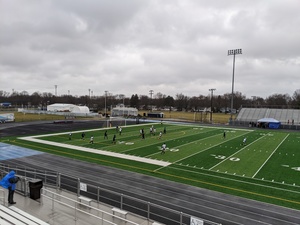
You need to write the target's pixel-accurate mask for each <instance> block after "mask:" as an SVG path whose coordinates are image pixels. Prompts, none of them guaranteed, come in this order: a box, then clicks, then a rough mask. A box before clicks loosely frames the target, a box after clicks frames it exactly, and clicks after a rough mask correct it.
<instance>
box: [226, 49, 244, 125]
mask: <svg viewBox="0 0 300 225" xmlns="http://www.w3.org/2000/svg"><path fill="white" fill-rule="evenodd" d="M238 54H242V49H241V48H239V49H232V50H228V55H233V69H232V89H231V112H230V122H232V114H233V90H234V67H235V55H238Z"/></svg>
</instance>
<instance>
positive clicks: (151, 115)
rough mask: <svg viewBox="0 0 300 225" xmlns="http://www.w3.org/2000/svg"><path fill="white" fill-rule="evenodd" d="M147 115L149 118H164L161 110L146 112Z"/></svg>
mask: <svg viewBox="0 0 300 225" xmlns="http://www.w3.org/2000/svg"><path fill="white" fill-rule="evenodd" d="M147 116H148V117H151V118H164V113H162V112H151V113H148V115H147Z"/></svg>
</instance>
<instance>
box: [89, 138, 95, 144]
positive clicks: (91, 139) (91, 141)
mask: <svg viewBox="0 0 300 225" xmlns="http://www.w3.org/2000/svg"><path fill="white" fill-rule="evenodd" d="M90 143H91V144H94V136H91V138H90Z"/></svg>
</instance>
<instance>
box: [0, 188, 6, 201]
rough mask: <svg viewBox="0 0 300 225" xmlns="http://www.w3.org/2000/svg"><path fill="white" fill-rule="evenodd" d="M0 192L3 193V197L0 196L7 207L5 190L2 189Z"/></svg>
mask: <svg viewBox="0 0 300 225" xmlns="http://www.w3.org/2000/svg"><path fill="white" fill-rule="evenodd" d="M0 192H1V193H2V196H1V195H0V199H3V205H5V190H3V189H2V188H0Z"/></svg>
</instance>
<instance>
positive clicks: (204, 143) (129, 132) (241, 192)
mask: <svg viewBox="0 0 300 225" xmlns="http://www.w3.org/2000/svg"><path fill="white" fill-rule="evenodd" d="M152 125H153V126H154V128H156V133H155V135H153V134H150V127H151V126H152ZM122 128H123V129H122V134H119V132H118V130H117V129H116V128H101V129H96V130H86V131H84V132H85V139H84V140H83V139H82V138H81V134H82V132H83V131H70V132H71V133H72V135H71V139H70V138H69V137H70V135H69V133H70V132H67V133H61V134H55V135H53V134H51V135H49V136H43V137H39V138H38V139H40V140H47V141H51V142H55V143H61V144H68V145H71V146H69V147H65V146H63V147H58V146H51V145H49V144H42V143H34V142H30V141H25V140H19V139H16V140H15V144H17V145H21V146H24V147H29V148H33V149H37V150H40V151H45V152H50V153H53V154H59V155H62V156H67V157H73V158H77V159H81V160H85V161H88V162H92V163H98V164H102V165H108V166H114V167H118V168H122V169H126V170H130V171H135V172H139V173H144V174H149V175H152V176H156V177H161V178H164V179H169V180H174V181H176V182H181V183H187V184H190V185H194V186H198V187H203V188H208V189H211V190H215V191H219V192H224V193H229V194H233V195H238V196H242V197H246V198H251V199H255V200H259V201H264V202H269V203H273V204H278V205H282V206H286V207H291V208H296V209H300V149H299V141H300V133H298V132H290V133H289V132H284V131H276V130H269V129H268V130H265V129H261V130H252V129H229V128H228V127H227V128H226V127H225V128H224V127H205V126H199V125H182V124H181V125H179V124H176V125H175V124H167V123H164V124H160V123H155V124H146V125H145V124H142V125H134V126H124V127H122ZM164 128H165V129H166V134H162V137H161V138H159V132H163V130H164ZM141 129H144V133H145V139H142V137H141V135H140V130H141ZM105 130H107V134H108V139H105V138H104V132H105ZM224 132H225V137H224ZM113 135H116V143H115V144H114V143H113V142H112V138H113ZM91 136H93V137H94V143H93V144H92V143H89V142H90V137H91ZM244 138H246V139H247V141H246V143H245V144H243V139H244ZM163 143H166V145H167V150H166V152H165V154H161V153H162V152H161V145H162V144H163ZM72 146H81V147H85V148H89V149H90V148H91V149H94V150H96V151H98V150H99V151H100V150H102V151H107V152H115V153H121V154H125V155H127V156H128V155H130V156H137V157H139V158H150V159H155V160H160V161H165V162H169V163H170V165H169V166H158V165H154V164H151V163H145V162H143V161H135V160H129V159H126V158H116V157H113V156H109V155H102V154H100V155H99V154H95V153H91V152H84V151H78V150H76V151H74V149H72Z"/></svg>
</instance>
